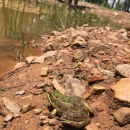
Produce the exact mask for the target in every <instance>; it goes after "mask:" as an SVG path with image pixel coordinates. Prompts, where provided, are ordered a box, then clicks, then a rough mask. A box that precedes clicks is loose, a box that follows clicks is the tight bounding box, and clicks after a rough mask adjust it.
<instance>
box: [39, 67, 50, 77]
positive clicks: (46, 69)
mask: <svg viewBox="0 0 130 130" xmlns="http://www.w3.org/2000/svg"><path fill="white" fill-rule="evenodd" d="M48 70H49V68H48V67H43V68H41V76H47V74H48Z"/></svg>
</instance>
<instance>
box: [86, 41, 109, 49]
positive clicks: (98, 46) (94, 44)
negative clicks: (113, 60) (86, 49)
mask: <svg viewBox="0 0 130 130" xmlns="http://www.w3.org/2000/svg"><path fill="white" fill-rule="evenodd" d="M88 43H89V45H90V46H92V47H95V48H96V49H97V50H105V49H109V48H110V47H109V46H108V45H105V44H103V43H101V41H100V40H89V41H88Z"/></svg>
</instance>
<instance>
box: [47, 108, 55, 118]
mask: <svg viewBox="0 0 130 130" xmlns="http://www.w3.org/2000/svg"><path fill="white" fill-rule="evenodd" d="M55 115H56V109H53V111H52V112H50V113H48V117H49V118H54V117H55Z"/></svg>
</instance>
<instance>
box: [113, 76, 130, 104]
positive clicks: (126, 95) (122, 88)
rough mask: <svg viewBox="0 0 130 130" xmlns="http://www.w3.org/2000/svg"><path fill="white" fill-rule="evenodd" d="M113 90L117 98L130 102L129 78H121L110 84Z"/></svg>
mask: <svg viewBox="0 0 130 130" xmlns="http://www.w3.org/2000/svg"><path fill="white" fill-rule="evenodd" d="M111 89H112V90H114V97H115V98H116V99H118V100H121V101H125V102H129V103H130V78H123V79H121V80H120V81H118V82H117V83H116V84H115V85H112V86H111Z"/></svg>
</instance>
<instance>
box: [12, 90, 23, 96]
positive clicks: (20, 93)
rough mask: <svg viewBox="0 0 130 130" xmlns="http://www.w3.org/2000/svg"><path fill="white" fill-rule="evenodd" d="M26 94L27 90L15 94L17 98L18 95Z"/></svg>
mask: <svg viewBox="0 0 130 130" xmlns="http://www.w3.org/2000/svg"><path fill="white" fill-rule="evenodd" d="M25 93H26V92H25V90H21V91H17V92H15V94H14V95H15V96H17V95H23V94H25Z"/></svg>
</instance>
